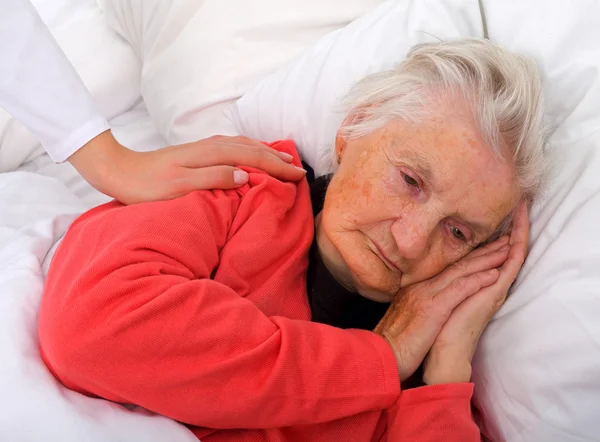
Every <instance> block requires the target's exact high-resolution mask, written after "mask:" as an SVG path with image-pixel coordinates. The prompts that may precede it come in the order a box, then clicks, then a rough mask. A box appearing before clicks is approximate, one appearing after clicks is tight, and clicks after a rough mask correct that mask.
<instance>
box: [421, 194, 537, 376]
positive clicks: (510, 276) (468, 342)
mask: <svg viewBox="0 0 600 442" xmlns="http://www.w3.org/2000/svg"><path fill="white" fill-rule="evenodd" d="M528 236H529V219H528V216H527V206H526V205H525V204H522V205H521V206H520V207H519V210H518V211H517V214H516V216H515V223H514V227H513V230H512V232H511V235H510V240H509V247H510V250H509V252H508V258H507V260H506V262H505V263H504V264H503V265H502V267H500V268H499V272H500V273H499V277H498V280H497V281H496V282H495V283H494V284H492V285H490V286H488V287H485V288H482V289H481V290H479V292H478V293H476V294H475V295H473V296H470V297H469V298H468V299H466V300H465V301H463V302H462V303H461V304H460V305H459V306H458V307H457V308H456V309H455V310H454V311H453V312H452V314H451V315H450V318H449V319H448V322H446V324H444V326H443V327H442V330H441V332H440V334H439V335H438V337H437V338H436V340H435V343H434V344H433V346H432V348H431V350H430V352H429V354H428V355H427V358H426V360H425V366H424V372H423V381H424V382H425V383H426V384H428V385H433V384H447V383H454V382H469V381H470V380H471V361H472V359H473V355H474V354H475V349H476V348H477V343H478V341H479V338H480V336H481V334H482V333H483V330H484V329H485V327H486V325H487V324H488V322H489V321H490V320H491V319H492V317H493V316H494V314H495V313H496V312H497V311H498V309H499V308H500V307H501V306H502V304H503V303H504V300H505V299H506V295H507V294H508V289H509V288H510V286H511V285H512V283H513V282H514V280H515V279H516V277H517V274H518V273H519V270H520V269H521V266H522V265H523V262H524V260H525V256H526V254H527V243H528ZM477 253H484V252H483V250H481V251H479V250H476V251H474V252H473V254H477Z"/></svg>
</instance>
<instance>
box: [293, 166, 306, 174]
mask: <svg viewBox="0 0 600 442" xmlns="http://www.w3.org/2000/svg"><path fill="white" fill-rule="evenodd" d="M294 167H295V168H296V169H298V170H301V171H302V172H304V173H306V169H303V168H302V167H298V166H294Z"/></svg>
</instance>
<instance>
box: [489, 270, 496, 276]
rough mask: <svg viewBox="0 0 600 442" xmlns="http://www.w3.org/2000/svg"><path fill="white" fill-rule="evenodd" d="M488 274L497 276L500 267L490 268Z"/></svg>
mask: <svg viewBox="0 0 600 442" xmlns="http://www.w3.org/2000/svg"><path fill="white" fill-rule="evenodd" d="M488 274H489V275H490V276H496V275H497V274H498V269H492V270H488Z"/></svg>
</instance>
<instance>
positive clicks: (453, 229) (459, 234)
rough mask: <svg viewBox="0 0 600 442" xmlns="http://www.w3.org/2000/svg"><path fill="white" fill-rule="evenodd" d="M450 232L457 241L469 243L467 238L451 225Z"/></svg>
mask: <svg viewBox="0 0 600 442" xmlns="http://www.w3.org/2000/svg"><path fill="white" fill-rule="evenodd" d="M450 232H452V235H454V237H455V238H456V239H458V240H460V241H465V242H466V241H467V237H466V236H465V234H464V233H463V232H462V231H461V230H460V229H459V228H458V227H456V226H453V225H450Z"/></svg>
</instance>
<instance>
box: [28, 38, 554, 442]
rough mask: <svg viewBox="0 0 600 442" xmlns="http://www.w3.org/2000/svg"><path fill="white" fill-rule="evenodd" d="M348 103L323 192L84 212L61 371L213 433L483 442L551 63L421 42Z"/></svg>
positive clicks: (56, 337)
mask: <svg viewBox="0 0 600 442" xmlns="http://www.w3.org/2000/svg"><path fill="white" fill-rule="evenodd" d="M348 103H349V110H348V114H347V117H346V119H345V121H344V123H343V125H342V127H341V128H340V129H339V131H338V134H337V138H336V140H335V146H334V149H335V159H336V161H335V162H336V168H337V171H336V172H335V173H334V174H333V175H332V176H330V177H324V178H320V179H318V180H315V181H314V182H313V183H312V185H311V188H310V189H309V185H308V184H307V182H306V180H303V181H301V182H299V183H284V182H280V181H278V180H276V179H274V178H272V177H270V176H268V175H266V174H264V173H262V172H260V171H258V170H253V169H247V172H248V173H249V181H248V183H247V184H246V185H244V186H243V187H241V188H239V189H235V190H226V191H197V192H194V193H191V194H189V195H187V196H185V197H181V198H178V199H175V200H172V201H166V202H153V203H144V204H139V205H135V206H123V205H121V204H119V203H117V202H113V203H110V204H107V205H104V206H101V207H98V208H95V209H93V210H91V211H89V212H87V213H86V214H84V215H83V216H81V217H80V218H79V219H78V220H77V221H75V223H74V224H73V226H72V227H71V229H70V230H69V231H68V232H67V234H66V236H65V238H64V240H63V243H62V244H61V246H60V248H59V250H58V251H57V253H56V255H55V257H54V260H53V262H52V265H51V268H50V271H49V274H48V280H47V285H46V290H45V294H44V298H43V302H42V307H41V312H40V320H39V333H40V345H41V351H42V354H43V357H44V360H45V362H46V364H47V365H48V367H49V368H50V370H51V371H52V372H53V374H54V375H55V376H56V377H57V379H59V380H60V381H61V382H62V383H63V384H64V385H65V386H67V387H69V388H72V389H74V390H76V391H79V392H81V393H84V394H87V395H90V396H95V397H101V398H105V399H108V400H111V401H115V402H119V403H123V404H135V405H139V406H142V407H145V408H147V409H149V410H152V411H154V412H157V413H160V414H163V415H165V416H168V417H171V418H173V419H176V420H178V421H181V422H183V423H185V424H186V425H188V426H189V427H190V428H191V430H192V431H193V432H194V434H196V435H197V436H198V437H199V438H201V439H202V441H204V442H215V441H336V440H338V441H358V442H362V441H382V440H386V441H395V440H398V441H400V440H402V441H413V440H414V441H416V440H419V441H435V440H445V441H469V440H479V438H480V435H479V430H478V429H477V426H476V425H475V423H474V422H473V419H472V417H471V411H470V399H471V395H472V392H473V386H472V384H471V383H470V376H471V358H472V356H473V352H474V350H475V347H476V345H477V341H478V338H479V336H480V334H481V332H482V331H483V329H484V327H485V325H486V323H487V322H488V321H489V319H490V318H491V316H492V315H493V313H494V312H495V311H496V310H497V308H498V307H499V306H500V305H501V304H502V302H503V300H504V298H505V296H506V293H507V291H508V288H509V287H510V285H511V284H512V282H513V280H514V279H515V277H516V275H517V272H518V270H519V269H520V267H521V264H522V262H523V260H524V256H525V248H526V243H527V232H528V221H527V208H526V206H527V203H528V202H530V201H531V200H532V198H533V197H534V195H535V193H536V191H537V189H538V187H539V185H540V181H541V177H542V172H543V166H544V161H543V156H542V145H543V143H542V131H541V121H542V103H541V85H540V79H539V76H538V73H537V70H536V69H535V66H534V64H533V63H532V62H530V61H528V60H526V59H525V58H523V57H520V56H518V55H515V54H511V53H509V52H507V51H504V50H502V49H500V48H498V47H495V46H494V45H492V44H491V43H489V42H486V41H478V40H466V41H456V42H447V43H438V44H432V45H423V46H419V47H417V48H415V49H414V50H413V51H412V52H411V53H410V54H409V56H408V58H407V60H406V61H405V62H404V63H402V64H401V65H400V66H399V67H398V68H397V69H395V70H392V71H389V72H383V73H380V74H377V75H373V76H371V77H368V78H366V79H364V80H363V81H361V82H360V83H359V84H358V85H356V87H355V88H354V89H353V90H352V92H351V93H350V95H349V97H348ZM272 147H273V148H274V149H277V150H279V151H283V152H286V153H288V154H290V155H293V156H294V157H295V162H296V164H298V165H299V164H300V163H299V159H298V157H297V153H296V151H295V148H294V146H293V143H291V142H285V141H284V142H279V143H275V144H273V145H272ZM311 197H312V206H313V207H312V210H311ZM313 216H314V223H313ZM313 226H314V229H313ZM313 232H314V242H313ZM508 232H510V236H506V234H507V233H508ZM311 244H312V247H311ZM452 264H454V265H452ZM307 295H308V296H307ZM311 318H312V321H311ZM371 330H373V331H371ZM421 365H422V366H423V367H422V382H421V384H422V385H421V386H419V387H418V388H413V389H410V388H406V384H407V383H406V381H407V379H408V378H409V377H411V375H413V373H415V372H416V371H417V369H418V368H419V366H421Z"/></svg>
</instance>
